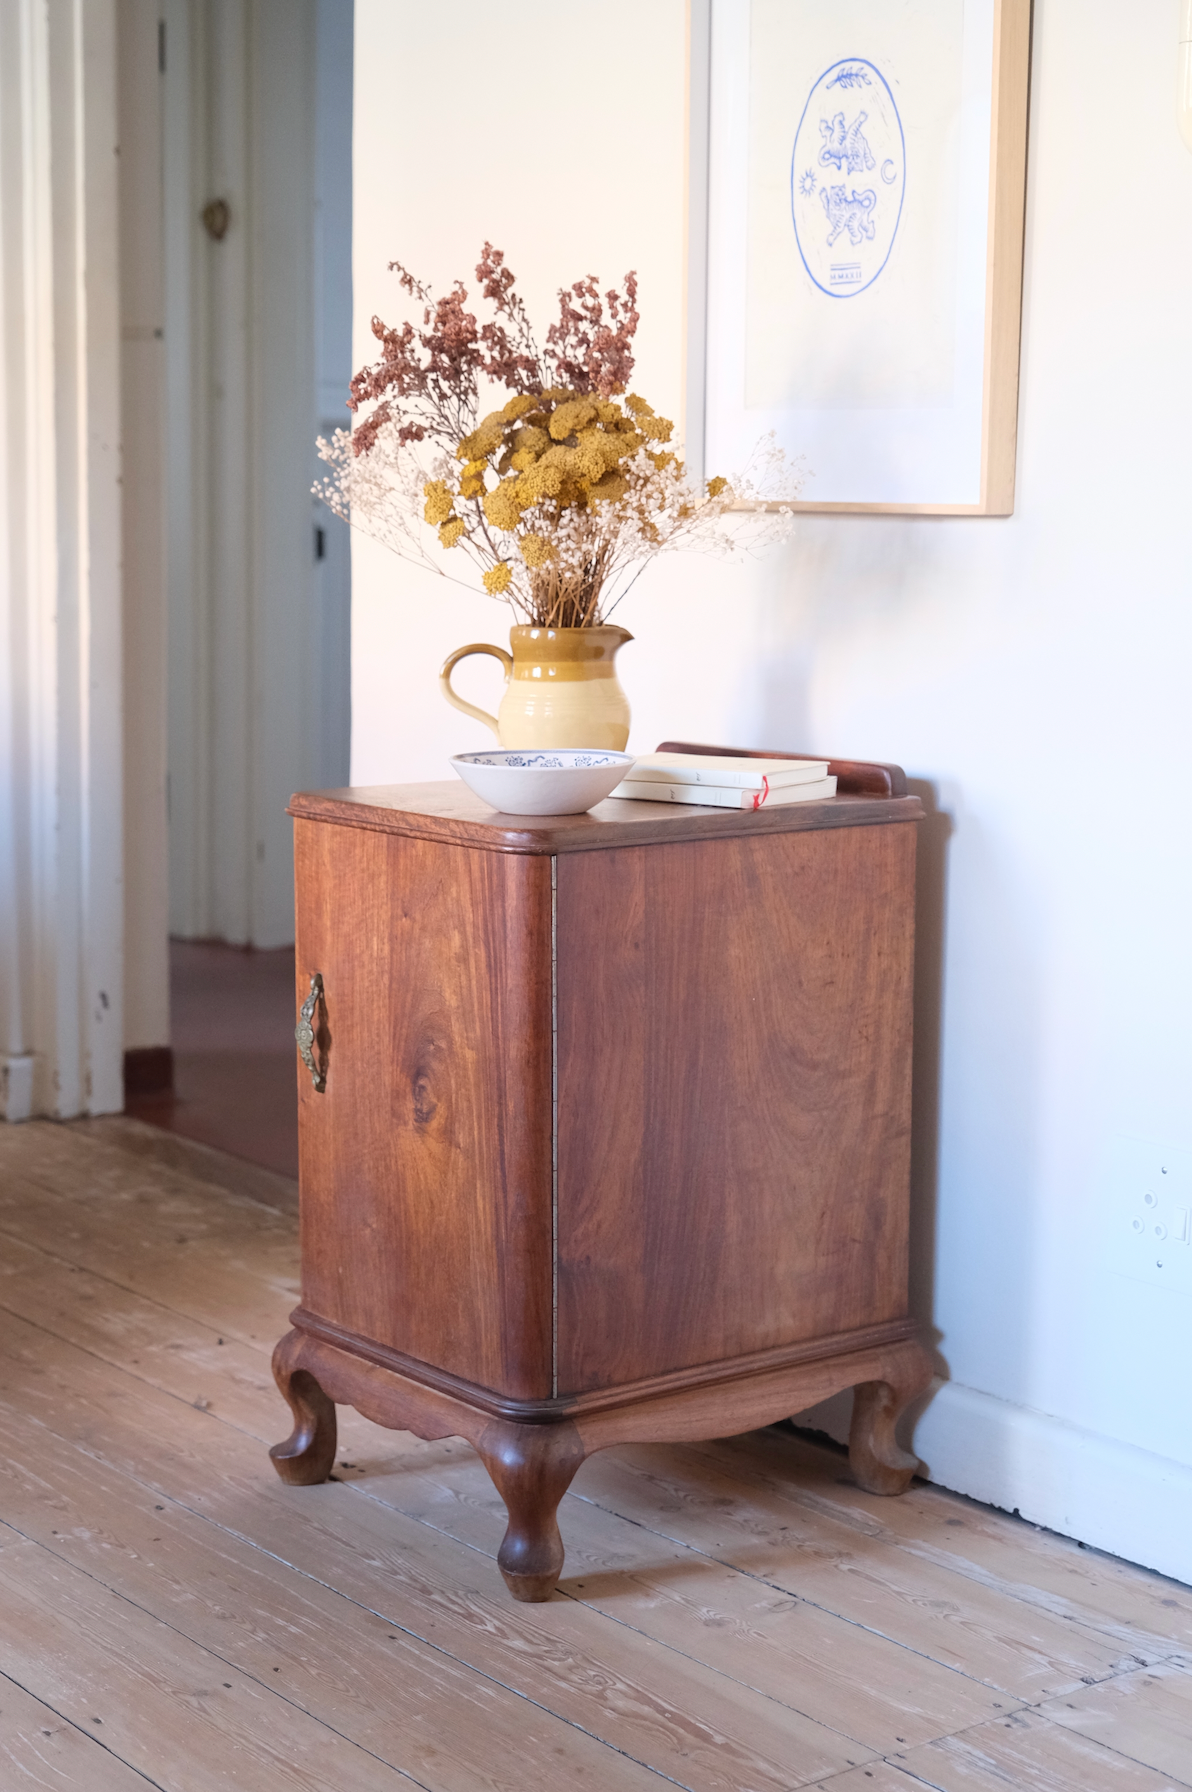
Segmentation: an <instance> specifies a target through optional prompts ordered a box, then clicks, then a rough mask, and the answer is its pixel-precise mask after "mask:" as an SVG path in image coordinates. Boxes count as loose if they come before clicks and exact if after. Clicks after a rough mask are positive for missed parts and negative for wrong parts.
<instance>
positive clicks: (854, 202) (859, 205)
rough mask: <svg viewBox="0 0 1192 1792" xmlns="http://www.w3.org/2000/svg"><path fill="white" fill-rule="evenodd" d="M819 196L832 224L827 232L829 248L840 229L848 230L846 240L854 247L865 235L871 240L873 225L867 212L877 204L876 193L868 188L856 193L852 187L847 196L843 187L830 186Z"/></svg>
mask: <svg viewBox="0 0 1192 1792" xmlns="http://www.w3.org/2000/svg"><path fill="white" fill-rule="evenodd" d="M820 198H821V199H822V200H823V202H824V210H825V211H826V212H827V214H828V223H829V224H830V225H831V226H832V228H831V230H830V231H829V232H828V247H829V249H830V248H831V247H832V245H833V243H834V242H835V241H836V238H837V237H838V236H839V235H840V233H841V231H842V230H847V231H848V240H849V242H850V243H851V244H852V245H853V248H854V249H855V248H857V246H858V245H859V244H860V243H861V242H862V241H863V240H864V239H865V238H866V237H868V238H869V240H870V242H872V241H873V236H874V228H875V227H874V222H873V219H872V218H871V217H870V215H869V214H870V212H871V211H872V210H873V208H874V206H875V205H876V204H877V194H876V193H874V192H872V191H871V190H870V189H868V188H866V190H865V192H864V193H858V191H857V189H856V187H854V188H853V192H852V197H851V198H849V197H848V196H847V195H846V193H845V190H844V188H843V187H831V188H826V189H825V190H824V191H823V192H822V193H821V194H820Z"/></svg>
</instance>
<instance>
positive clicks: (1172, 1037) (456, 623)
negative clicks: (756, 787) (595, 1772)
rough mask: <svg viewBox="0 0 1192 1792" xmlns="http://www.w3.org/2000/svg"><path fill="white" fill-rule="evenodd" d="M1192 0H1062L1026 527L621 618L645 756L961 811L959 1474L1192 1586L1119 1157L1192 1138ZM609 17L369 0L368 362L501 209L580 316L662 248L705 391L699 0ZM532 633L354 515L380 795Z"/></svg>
mask: <svg viewBox="0 0 1192 1792" xmlns="http://www.w3.org/2000/svg"><path fill="white" fill-rule="evenodd" d="M1177 16H1178V15H1177V5H1176V0H1135V4H1134V5H1132V6H1130V7H1122V6H1120V5H1119V4H1116V3H1115V0H1037V3H1036V7H1035V27H1034V53H1033V76H1032V83H1033V84H1032V111H1031V143H1030V159H1029V186H1028V209H1027V243H1026V289H1025V309H1024V327H1023V351H1022V375H1023V379H1022V396H1021V412H1020V427H1019V479H1018V499H1017V506H1016V511H1015V514H1014V516H1013V517H1012V518H1009V519H1007V520H1004V521H1002V520H997V521H995V520H969V519H910V518H872V519H869V518H842V517H829V516H825V517H814V516H807V517H804V518H802V519H801V520H800V524H799V529H798V533H797V537H796V539H795V541H794V542H793V543H792V544H791V545H790V547H789V548H787V549H785V550H783V552H782V553H781V554H778V555H775V556H773V557H772V558H771V559H770V560H768V561H767V562H766V563H764V564H762V565H760V566H756V567H751V568H748V569H731V568H728V569H726V568H725V567H723V566H722V565H719V564H712V563H704V562H698V561H675V562H672V563H670V564H667V565H663V566H659V567H658V568H656V569H655V570H654V571H652V572H651V573H650V574H649V575H648V577H647V578H646V579H644V580H643V581H642V584H641V585H640V587H639V588H638V592H636V593H635V594H634V596H633V598H632V600H631V602H630V604H629V605H627V606H626V608H625V611H624V613H623V615H622V617H621V619H622V620H624V622H625V624H626V626H627V627H629V628H631V629H632V630H633V631H634V633H635V635H636V637H637V640H636V643H635V645H633V646H631V647H629V648H627V649H626V650H625V651H624V653H623V654H622V656H621V660H620V667H621V673H622V679H623V682H624V683H625V685H626V688H627V690H628V691H629V694H630V699H631V701H632V703H633V705H634V729H633V733H632V735H631V742H630V744H631V746H634V747H637V748H639V749H641V750H646V749H648V748H650V747H652V746H653V745H654V744H655V743H656V742H657V740H658V739H659V738H661V737H662V736H663V735H672V736H675V735H680V736H687V737H688V738H697V739H698V738H704V739H708V740H713V741H718V740H720V741H733V742H736V743H738V744H742V745H763V746H764V745H768V746H773V747H776V748H781V747H789V748H805V749H812V750H825V751H834V752H838V753H844V754H850V755H855V756H858V757H865V756H871V757H873V758H881V759H893V760H897V761H900V762H901V763H902V764H904V765H905V766H906V767H907V768H908V770H909V771H910V772H911V773H912V775H914V776H915V777H916V778H917V779H919V780H923V781H924V785H923V788H924V789H925V794H926V795H927V796H928V798H929V800H931V801H933V802H934V803H935V804H937V805H938V808H939V810H940V811H942V812H943V814H944V816H946V817H947V821H946V823H943V822H936V823H934V824H933V827H934V830H935V831H934V833H933V834H932V835H930V836H929V844H930V843H931V842H932V841H935V840H938V838H939V836H940V833H941V832H942V830H943V828H944V826H946V827H947V828H948V830H949V833H950V838H949V840H948V843H947V848H946V908H945V913H944V924H943V945H942V950H943V961H942V978H938V977H936V975H935V970H934V967H933V965H932V963H931V958H932V954H933V951H934V949H935V947H934V941H933V920H932V914H933V907H934V906H935V904H934V901H933V897H932V892H931V889H930V887H929V888H928V892H927V903H926V923H927V925H926V927H925V954H924V960H925V962H924V970H925V986H926V989H927V992H928V993H930V989H931V986H932V985H933V984H934V983H942V1030H941V1035H940V1061H939V1099H938V1139H937V1136H936V1133H935V1127H934V1111H935V1108H936V1102H935V1090H934V1089H933V1087H932V1086H931V1085H932V1082H933V1080H934V1076H933V1070H934V1066H933V1040H932V1036H931V1035H932V1016H931V1011H930V1005H929V1003H925V1004H924V1010H923V1014H922V1016H921V1020H922V1023H923V1046H924V1049H923V1051H922V1052H921V1054H920V1060H919V1064H918V1072H919V1087H918V1091H917V1103H918V1118H919V1121H920V1129H919V1140H918V1153H919V1155H918V1169H917V1190H916V1200H917V1216H916V1218H917V1249H918V1251H919V1254H920V1255H919V1263H918V1265H917V1271H916V1280H917V1289H918V1297H919V1299H920V1301H921V1303H929V1304H928V1305H926V1306H925V1308H924V1310H925V1312H929V1313H930V1316H931V1318H932V1319H933V1322H934V1324H935V1326H936V1327H937V1329H938V1334H939V1348H940V1353H941V1364H942V1366H943V1367H945V1368H946V1372H947V1374H948V1375H949V1376H950V1377H951V1378H952V1385H950V1386H948V1387H946V1388H945V1389H944V1390H943V1391H942V1392H941V1393H940V1394H939V1395H938V1396H937V1398H936V1399H935V1401H934V1403H933V1404H932V1406H931V1407H930V1409H929V1410H928V1412H927V1413H926V1415H925V1416H924V1417H923V1419H922V1420H921V1421H920V1424H919V1428H918V1432H917V1440H918V1445H919V1448H920V1449H921V1451H922V1452H923V1454H924V1456H925V1458H926V1460H927V1462H928V1466H929V1468H930V1469H931V1471H932V1472H933V1474H935V1475H936V1477H937V1478H939V1479H941V1480H943V1481H945V1482H946V1484H948V1485H950V1486H954V1487H958V1488H960V1489H962V1490H963V1491H966V1492H970V1493H973V1494H975V1495H976V1496H977V1497H980V1498H986V1499H991V1500H994V1501H996V1502H997V1503H999V1504H1003V1505H1006V1506H1008V1507H1011V1508H1013V1507H1018V1508H1020V1509H1021V1510H1022V1512H1023V1513H1024V1515H1025V1516H1028V1517H1031V1518H1033V1519H1035V1521H1036V1522H1040V1523H1046V1524H1049V1525H1053V1526H1055V1527H1056V1528H1058V1529H1063V1530H1067V1531H1069V1532H1071V1533H1072V1534H1075V1535H1078V1536H1080V1537H1082V1538H1083V1539H1084V1540H1086V1541H1090V1542H1093V1543H1097V1544H1099V1545H1101V1546H1103V1547H1106V1548H1109V1549H1113V1550H1115V1551H1117V1552H1119V1553H1121V1554H1124V1555H1127V1556H1130V1557H1132V1558H1133V1559H1135V1560H1139V1561H1143V1562H1146V1563H1148V1564H1150V1565H1152V1566H1156V1567H1160V1568H1163V1569H1165V1570H1166V1571H1167V1572H1169V1573H1176V1574H1179V1575H1181V1576H1182V1577H1184V1578H1192V1542H1190V1541H1189V1539H1188V1536H1187V1532H1186V1523H1185V1514H1186V1511H1187V1502H1188V1498H1189V1494H1190V1493H1192V1403H1190V1402H1189V1400H1188V1398H1187V1372H1188V1370H1187V1365H1188V1360H1189V1347H1190V1345H1192V1294H1188V1293H1181V1292H1178V1291H1173V1290H1170V1289H1162V1288H1155V1287H1152V1286H1148V1285H1147V1284H1146V1283H1144V1282H1142V1281H1135V1280H1131V1279H1128V1278H1126V1277H1125V1276H1122V1275H1120V1274H1118V1273H1116V1268H1115V1265H1116V1264H1118V1263H1119V1262H1120V1261H1121V1256H1120V1253H1119V1252H1118V1250H1117V1246H1116V1243H1115V1238H1116V1236H1117V1235H1116V1234H1115V1231H1114V1227H1115V1226H1118V1225H1120V1224H1121V1223H1122V1207H1121V1202H1122V1200H1123V1199H1124V1200H1126V1201H1127V1203H1128V1199H1129V1190H1128V1189H1126V1188H1125V1186H1124V1184H1123V1183H1122V1182H1121V1180H1120V1179H1119V1180H1118V1181H1117V1182H1116V1183H1115V1181H1114V1179H1113V1177H1112V1176H1111V1175H1109V1174H1108V1172H1107V1168H1106V1166H1107V1165H1108V1164H1109V1163H1110V1160H1111V1158H1112V1155H1113V1153H1114V1151H1115V1149H1116V1148H1117V1145H1118V1142H1119V1141H1120V1139H1121V1138H1122V1137H1123V1136H1125V1135H1130V1134H1139V1135H1142V1136H1143V1137H1145V1138H1150V1139H1153V1140H1154V1141H1156V1142H1157V1147H1179V1146H1181V1145H1182V1146H1184V1147H1188V1146H1189V1145H1192V1115H1190V1112H1189V1097H1188V1090H1189V1086H1190V1083H1192V1040H1190V1019H1189V1017H1190V1016H1192V954H1190V952H1189V947H1188V915H1189V912H1190V907H1192V904H1190V898H1192V888H1190V885H1192V875H1190V871H1192V866H1190V857H1189V847H1188V823H1187V820H1186V817H1185V815H1184V813H1183V809H1184V792H1183V789H1182V782H1183V779H1182V770H1181V768H1182V767H1183V765H1184V764H1186V763H1187V761H1188V755H1189V748H1190V746H1192V741H1190V740H1189V732H1190V729H1189V716H1190V715H1192V704H1190V703H1189V699H1188V692H1187V686H1188V666H1189V650H1190V648H1192V638H1190V637H1192V604H1190V602H1189V598H1190V597H1192V590H1190V587H1192V572H1190V565H1192V556H1190V554H1189V536H1190V534H1192V520H1190V519H1192V503H1190V502H1189V487H1190V483H1192V451H1190V448H1189V443H1190V440H1192V437H1190V434H1189V431H1188V428H1187V418H1188V415H1189V414H1190V412H1192V354H1190V353H1189V348H1188V323H1187V320H1188V315H1189V300H1188V294H1189V291H1190V290H1192V156H1190V155H1189V154H1188V153H1187V151H1186V150H1184V149H1183V147H1182V145H1181V144H1180V141H1179V137H1178V134H1177V129H1176V122H1175V111H1174V93H1175V44H1176V36H1177ZM591 19H592V14H591V10H590V9H589V8H587V7H581V6H580V5H579V4H578V3H577V0H576V3H573V0H563V3H560V0H527V3H526V4H524V5H523V6H522V7H521V8H519V9H518V11H517V13H516V15H509V14H507V13H501V14H496V13H493V12H492V11H491V9H489V8H487V7H483V6H481V5H480V4H479V0H465V3H464V4H462V5H460V6H457V7H456V8H453V9H452V10H451V13H450V15H447V14H443V15H442V16H440V15H439V14H437V13H436V12H434V11H433V9H427V8H424V7H421V6H415V5H414V4H413V3H412V0H402V3H401V4H397V3H395V0H358V4H357V15H356V56H357V61H356V113H355V166H356V183H355V220H356V224H355V242H354V262H355V282H356V359H357V362H359V361H361V360H363V359H364V358H365V357H368V358H371V357H372V347H373V345H372V339H371V337H370V336H369V335H368V333H367V326H368V320H369V317H370V316H371V314H372V313H373V312H374V311H379V312H380V313H381V315H383V316H386V317H390V318H391V317H393V316H394V315H395V313H396V312H397V310H398V294H397V291H396V283H395V281H394V279H393V277H392V276H389V275H386V274H385V272H384V265H385V263H386V261H388V260H389V259H391V258H393V257H394V256H400V257H401V258H402V259H403V260H406V261H408V262H409V264H410V265H411V266H412V267H414V268H415V269H417V270H418V271H419V272H422V273H424V274H425V275H426V276H427V277H429V278H430V279H431V280H433V281H434V282H436V283H437V284H438V285H440V286H446V285H447V284H448V283H449V281H450V279H451V278H452V277H453V276H455V275H456V274H457V273H463V272H465V271H466V270H470V268H471V266H472V264H473V263H474V261H475V258H476V255H475V252H476V250H477V249H478V248H479V246H480V244H481V243H482V242H483V240H484V238H485V237H486V236H488V237H491V238H492V239H493V240H494V241H495V242H497V243H498V244H500V245H501V246H503V247H504V248H505V249H506V251H507V253H508V256H509V260H510V263H511V265H512V266H513V268H514V269H515V270H516V271H517V273H518V274H519V275H520V276H521V277H522V283H523V285H524V287H525V289H526V292H527V296H528V297H529V298H530V300H531V303H532V306H533V309H534V311H535V314H536V315H537V316H538V317H540V318H542V319H543V320H544V321H545V319H546V317H547V314H548V311H549V307H550V304H551V296H552V291H553V288H554V286H555V285H557V284H558V283H559V282H560V281H562V280H568V281H569V280H571V279H573V278H575V277H576V276H577V275H578V274H580V273H586V272H587V271H589V270H593V271H595V272H597V273H599V274H600V275H601V276H602V277H604V278H608V279H612V278H615V277H619V276H620V275H621V274H622V273H623V272H624V270H625V269H626V268H627V267H636V268H637V269H638V271H639V274H640V275H641V282H642V291H641V302H642V308H643V318H644V321H643V325H642V329H641V332H640V337H639V343H640V355H639V363H638V371H637V373H636V374H635V385H637V386H638V387H639V389H641V390H643V391H644V392H646V393H647V394H648V395H649V397H650V398H651V400H652V401H653V402H654V403H655V404H656V405H657V406H658V407H659V408H661V409H663V410H666V409H667V408H668V407H674V409H675V410H677V409H678V406H679V404H680V401H681V393H682V380H683V366H682V363H683V356H682V323H683V319H682V273H683V259H684V222H683V206H684V190H683V179H684V176H683V167H684V133H685V128H686V127H685V119H684V24H685V20H684V7H683V5H682V4H681V0H651V3H650V4H649V5H648V6H642V5H641V4H640V0H637V3H630V0H607V3H606V4H605V5H604V6H602V8H601V12H600V29H599V31H593V30H592V29H591ZM448 70H449V71H450V72H449V74H448V73H447V72H446V71H448ZM577 70H581V71H582V78H581V79H578V81H577ZM446 85H449V90H450V107H449V110H445V91H446ZM532 94H538V95H548V96H549V95H551V94H558V95H564V96H571V98H570V99H569V101H568V102H567V103H568V105H571V106H573V107H574V113H573V114H572V113H570V112H568V110H567V108H566V106H564V105H563V102H562V101H560V102H559V105H560V110H559V111H558V112H557V113H556V111H555V110H554V109H553V108H552V104H551V103H550V102H549V100H544V101H543V102H542V103H541V104H537V103H535V102H532V101H528V100H525V99H524V98H519V97H518V96H526V95H532ZM589 102H590V107H589ZM507 107H512V110H511V111H507V110H506V108H507ZM506 118H509V119H510V120H511V121H512V120H514V119H517V120H520V121H521V124H520V125H516V126H515V125H514V124H513V123H512V122H510V125H509V129H510V131H511V132H512V133H513V135H514V136H515V137H516V134H517V130H518V129H521V128H523V127H524V128H525V129H527V130H531V128H532V123H533V120H534V119H535V118H541V120H542V129H543V137H542V139H541V141H538V140H535V139H534V138H533V136H532V135H531V137H530V139H529V140H528V141H527V143H526V145H525V146H524V147H520V146H515V147H514V148H513V149H512V150H511V151H510V152H509V153H508V154H503V153H498V151H497V148H496V147H495V146H496V145H498V144H499V143H500V141H501V132H502V129H503V128H504V123H503V121H504V120H505V119H506ZM472 127H474V128H472ZM552 143H553V144H554V145H555V146H556V147H555V148H554V149H552ZM1135 144H1145V145H1147V146H1148V147H1149V150H1150V152H1151V153H1150V154H1149V155H1148V156H1147V157H1146V158H1139V157H1137V156H1136V155H1135V154H1134V153H1133V151H1132V149H1131V147H1130V146H1132V145H1135ZM1144 166H1145V167H1146V169H1147V170H1148V171H1150V173H1149V177H1144V175H1143V168H1144ZM672 414H673V412H672ZM677 623H678V624H681V625H682V626H681V629H680V630H679V631H678V634H679V639H678V641H677V642H676V632H677V631H676V624H677ZM505 627H507V621H506V619H505V618H504V616H503V614H502V612H501V611H500V610H499V609H498V608H497V607H495V606H494V605H493V604H492V603H491V602H490V601H488V600H486V599H484V598H483V597H477V598H474V599H472V598H468V597H466V596H465V595H464V594H462V593H460V592H458V591H457V590H456V589H455V588H453V587H450V586H446V585H443V586H442V587H440V586H439V585H438V584H437V583H436V581H434V580H433V579H432V578H430V577H429V576H427V575H425V574H420V573H418V572H416V571H413V570H409V569H407V568H405V567H404V566H403V565H402V564H401V563H399V562H398V561H396V560H394V559H393V558H391V557H390V556H388V555H386V554H385V553H384V551H383V550H381V549H378V548H376V547H374V546H373V545H372V544H371V543H369V542H367V541H362V540H360V539H359V538H357V540H356V542H355V545H354V633H353V665H354V683H353V718H354V721H353V780H354V781H355V782H357V783H365V784H368V783H386V782H398V781H401V780H405V779H411V778H424V777H437V776H445V775H446V767H445V764H444V761H445V759H446V757H447V755H448V754H449V753H450V752H453V751H459V750H461V749H464V748H467V747H469V746H471V747H479V746H482V745H483V744H484V743H485V739H486V736H485V732H484V730H483V729H482V728H481V727H480V725H479V724H476V723H473V722H471V721H468V720H466V719H464V718H462V717H461V716H459V715H458V714H457V713H455V712H454V711H451V710H449V709H447V708H446V706H444V705H443V704H442V702H441V699H440V698H439V696H438V692H437V689H436V683H435V674H436V672H437V669H438V665H439V662H440V660H441V659H442V658H443V657H444V656H445V654H446V653H447V652H448V651H449V650H450V649H451V648H452V647H454V646H456V645H459V644H460V643H462V642H464V641H468V640H473V639H484V638H487V639H490V640H491V639H500V638H501V636H502V630H503V628H505ZM496 677H497V674H496V670H495V668H493V669H492V671H489V670H488V668H487V666H486V665H485V663H484V662H476V669H475V670H473V671H472V673H471V679H470V682H469V685H468V689H469V691H470V692H471V693H473V694H475V695H476V697H477V700H483V699H482V698H481V697H480V693H481V692H482V691H487V692H488V694H489V696H490V697H495V695H496V692H495V688H494V686H495V680H496ZM942 856H943V855H940V854H935V853H933V852H932V851H929V852H928V855H927V857H928V860H929V870H930V868H931V867H930V861H931V860H932V859H933V857H941V858H942ZM930 882H931V879H930V877H929V879H928V883H929V885H930ZM937 1146H938V1150H937ZM1115 1201H1117V1204H1118V1205H1117V1207H1116V1209H1115V1208H1114V1202H1115ZM1188 1248H1189V1250H1192V1246H1190V1247H1188ZM1190 1286H1192V1283H1190Z"/></svg>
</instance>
